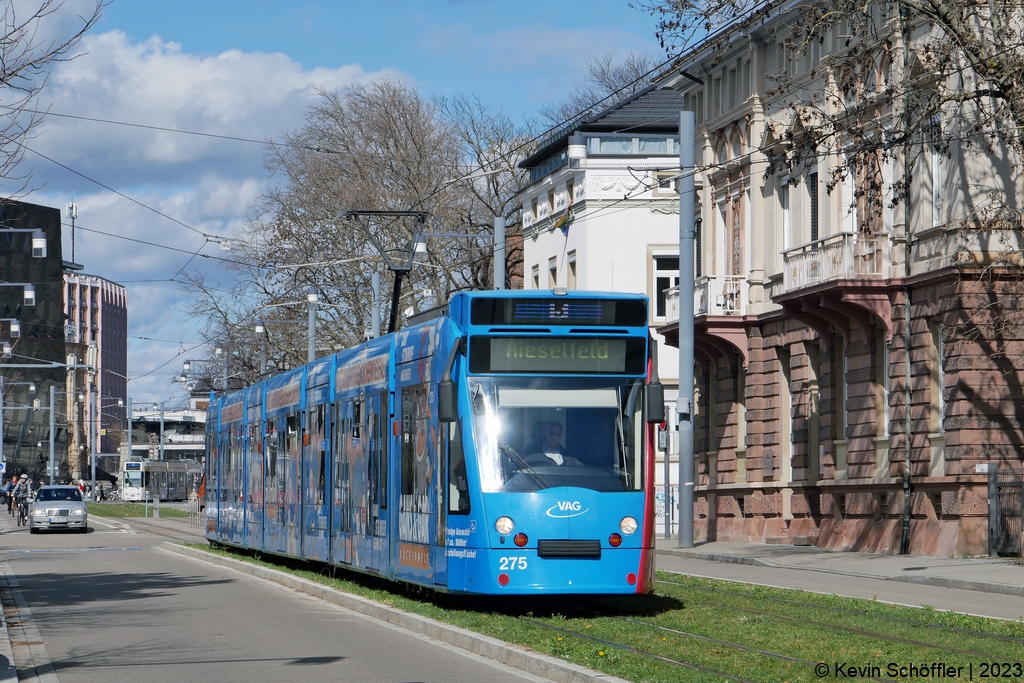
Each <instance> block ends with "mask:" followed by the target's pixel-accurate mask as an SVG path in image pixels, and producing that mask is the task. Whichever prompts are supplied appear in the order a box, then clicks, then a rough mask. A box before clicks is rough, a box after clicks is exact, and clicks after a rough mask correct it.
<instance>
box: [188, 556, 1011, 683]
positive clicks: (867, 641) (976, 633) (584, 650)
mask: <svg viewBox="0 0 1024 683" xmlns="http://www.w3.org/2000/svg"><path fill="white" fill-rule="evenodd" d="M194 547H197V548H202V549H204V550H207V551H208V552H211V553H217V554H223V555H226V556H229V557H233V558H235V559H238V560H242V561H244V562H250V563H254V564H259V565H262V566H267V567H272V568H275V569H278V570H280V571H283V572H288V573H290V574H293V575H296V576H300V577H302V578H304V579H307V580H310V581H315V582H317V583H320V584H324V585H328V586H331V587H333V588H336V589H338V590H342V591H346V592H349V593H353V594H355V595H360V596H363V597H366V598H370V599H372V600H375V601H377V602H381V603H383V604H387V605H391V606H393V607H397V608H399V609H403V610H406V611H409V612H413V613H415V614H420V615H422V616H426V617H429V618H431V619H436V620H438V621H441V622H444V623H447V624H452V625H454V626H459V627H462V628H466V629H469V630H472V631H476V632H478V633H482V634H485V635H489V636H492V637H495V638H499V639H501V640H504V641H506V642H509V643H515V644H517V645H522V646H525V647H528V648H531V649H533V650H536V651H537V652H542V653H544V654H548V655H552V656H554V657H558V658H560V659H563V660H565V661H567V662H572V663H574V664H578V665H581V666H586V667H590V668H592V669H596V670H598V671H602V672H604V673H607V674H611V675H614V676H619V677H622V678H625V679H628V680H631V681H637V682H638V683H641V682H647V681H650V682H652V683H653V682H662V681H664V682H668V683H674V682H679V683H690V682H703V681H722V680H725V679H724V678H723V676H729V677H732V678H734V679H737V680H742V681H753V682H755V683H762V682H763V683H777V682H778V681H808V682H812V681H823V680H839V679H843V678H847V677H852V675H851V672H856V674H857V675H858V677H863V676H864V675H866V676H867V677H872V676H874V677H876V678H880V679H894V680H912V679H913V680H920V679H922V678H927V679H928V680H935V679H940V678H942V677H940V676H936V669H934V668H933V666H935V665H937V666H941V667H943V669H942V671H944V672H946V673H947V674H948V673H949V671H950V670H953V671H959V672H960V673H959V675H958V676H955V677H950V676H948V675H947V676H946V678H957V679H961V680H966V679H967V678H968V674H969V673H972V674H973V677H974V678H975V679H979V678H980V669H981V667H983V666H985V665H986V663H988V665H989V666H991V663H992V662H1007V663H1010V665H1011V667H1012V666H1015V664H1016V663H1017V662H1020V663H1021V666H1024V624H1022V623H1021V622H1007V621H1000V620H995V619H985V618H982V617H967V616H964V615H959V614H952V613H948V612H938V611H936V610H933V609H927V608H913V607H903V606H897V605H887V604H885V603H879V602H877V601H872V600H861V599H856V598H842V597H837V596H833V595H820V594H817V593H808V592H803V591H797V590H788V589H781V588H769V587H764V586H746V585H743V584H737V583H732V582H726V581H715V580H713V579H703V578H693V577H687V576H681V575H678V574H668V573H665V572H659V573H658V583H657V591H658V592H657V593H656V594H654V595H647V596H635V597H632V596H630V597H618V598H589V597H569V598H557V599H556V598H552V597H550V596H546V597H544V598H536V599H534V598H522V597H519V596H517V597H509V598H488V597H479V596H474V597H458V596H444V595H437V596H434V597H433V598H428V597H423V596H421V595H418V594H414V592H413V591H410V590H404V589H403V588H402V587H401V586H398V585H395V584H391V583H388V582H386V581H382V580H380V579H377V578H375V577H370V576H363V575H361V574H358V573H354V572H349V571H345V570H340V569H336V568H332V567H329V566H324V565H317V564H314V563H304V562H300V561H296V560H289V559H284V558H277V557H272V556H264V557H263V558H258V557H256V556H254V555H252V554H249V553H243V552H240V551H230V550H220V549H213V548H207V547H206V546H200V545H196V546H194ZM794 603H796V604H794ZM908 622H909V623H908ZM952 629H959V630H952ZM965 631H969V632H965ZM907 641H913V642H907ZM615 644H618V646H616V645H615ZM951 649H956V650H962V651H967V653H964V652H953V651H951ZM638 651H639V652H638ZM974 653H976V654H974ZM671 660H676V661H679V662H685V663H687V664H689V665H691V667H699V668H687V667H684V666H681V665H679V664H675V663H673V662H672V661H671ZM822 665H823V666H825V667H826V669H827V671H826V673H825V675H824V676H822V675H820V671H816V667H819V666H822ZM837 666H838V667H839V671H838V672H837ZM890 667H895V668H890ZM911 667H916V672H917V674H916V675H913V672H912V670H911ZM922 667H923V668H927V669H928V674H927V675H926V676H922V675H921V670H922ZM1011 670H1012V669H1011ZM711 672H718V673H719V674H721V675H715V674H714V673H711Z"/></svg>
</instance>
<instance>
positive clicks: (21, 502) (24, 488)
mask: <svg viewBox="0 0 1024 683" xmlns="http://www.w3.org/2000/svg"><path fill="white" fill-rule="evenodd" d="M31 495H32V480H31V479H29V478H28V475H27V474H23V475H21V479H20V480H18V483H17V485H15V487H14V490H13V491H11V497H12V498H14V501H15V504H16V505H17V512H16V514H17V515H21V512H22V509H23V508H22V506H25V508H24V509H25V510H26V511H27V508H28V500H29V496H31ZM26 516H27V515H26ZM21 523H22V518H21V517H20V516H19V517H18V524H21Z"/></svg>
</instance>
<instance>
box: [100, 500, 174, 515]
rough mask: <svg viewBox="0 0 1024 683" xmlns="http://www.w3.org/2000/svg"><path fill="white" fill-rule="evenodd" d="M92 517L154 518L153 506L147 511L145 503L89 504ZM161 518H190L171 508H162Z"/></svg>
mask: <svg viewBox="0 0 1024 683" xmlns="http://www.w3.org/2000/svg"><path fill="white" fill-rule="evenodd" d="M86 505H87V506H88V508H89V514H90V515H96V516H97V517H153V516H154V515H153V512H154V510H153V505H150V506H149V507H148V509H147V507H146V505H144V504H143V503H87V504H86ZM160 516H161V517H188V512H187V511H185V510H178V509H177V508H171V507H164V506H161V507H160Z"/></svg>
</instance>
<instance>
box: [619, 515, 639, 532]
mask: <svg viewBox="0 0 1024 683" xmlns="http://www.w3.org/2000/svg"><path fill="white" fill-rule="evenodd" d="M636 528H637V523H636V520H635V519H633V518H632V517H623V518H622V521H621V522H619V531H621V532H622V533H624V534H625V535H626V536H629V535H630V534H632V533H633V532H634V531H636Z"/></svg>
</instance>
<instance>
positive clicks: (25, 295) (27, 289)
mask: <svg viewBox="0 0 1024 683" xmlns="http://www.w3.org/2000/svg"><path fill="white" fill-rule="evenodd" d="M0 287H21V290H22V304H24V305H25V306H35V305H36V287H35V285H33V284H32V283H31V282H0Z"/></svg>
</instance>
